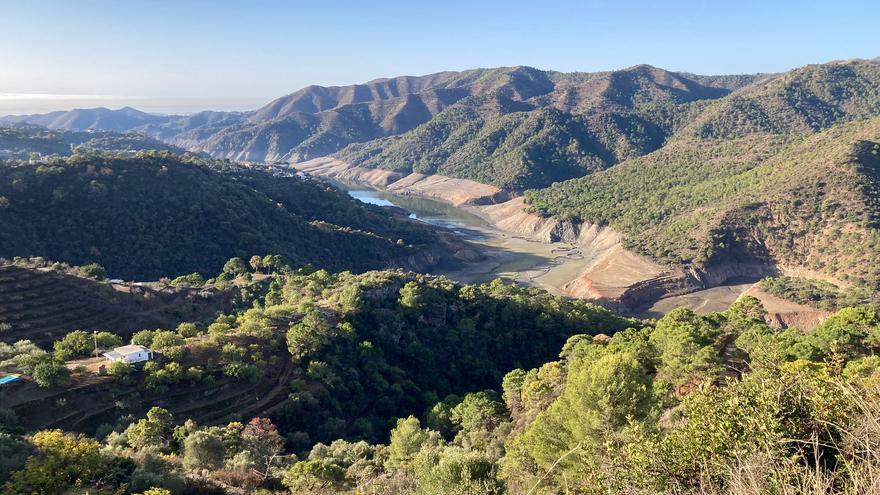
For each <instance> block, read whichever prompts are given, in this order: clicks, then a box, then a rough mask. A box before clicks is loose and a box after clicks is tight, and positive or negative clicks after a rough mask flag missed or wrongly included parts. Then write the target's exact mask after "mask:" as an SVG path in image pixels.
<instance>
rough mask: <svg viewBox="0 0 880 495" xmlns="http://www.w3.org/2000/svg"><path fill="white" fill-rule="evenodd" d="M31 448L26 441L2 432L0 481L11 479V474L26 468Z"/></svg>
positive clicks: (0, 433) (0, 438)
mask: <svg viewBox="0 0 880 495" xmlns="http://www.w3.org/2000/svg"><path fill="white" fill-rule="evenodd" d="M30 452H31V446H30V445H29V444H28V443H27V442H25V441H24V440H21V439H19V438H18V437H16V436H14V435H11V434H9V433H3V432H0V480H6V479H9V474H10V473H12V472H13V471H17V470H19V469H21V468H22V467H23V466H24V463H25V461H26V460H27V458H28V455H29V454H30Z"/></svg>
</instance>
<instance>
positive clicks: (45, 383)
mask: <svg viewBox="0 0 880 495" xmlns="http://www.w3.org/2000/svg"><path fill="white" fill-rule="evenodd" d="M68 375H70V370H68V369H67V366H65V365H64V362H62V361H59V360H57V359H53V358H52V357H51V356H49V355H46V356H45V357H44V358H43V359H40V360H39V362H38V363H37V364H35V365H34V367H33V369H32V370H31V376H33V378H34V381H35V382H36V383H37V385H39V386H41V387H44V388H50V387H54V386H55V385H58V384H59V383H61V381H62V380H64V379H65V378H67V376H68Z"/></svg>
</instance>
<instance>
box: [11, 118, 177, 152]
mask: <svg viewBox="0 0 880 495" xmlns="http://www.w3.org/2000/svg"><path fill="white" fill-rule="evenodd" d="M75 150H82V151H85V150H94V151H102V152H104V151H105V152H134V151H145V150H157V151H171V152H174V153H183V150H182V149H180V148H178V147H176V146H172V145H169V144H166V143H163V142H161V141H159V140H157V139H154V138H151V137H149V136H147V135H145V134H141V133H136V132H127V133H118V132H112V131H91V130H89V131H72V130H65V129H48V128H46V127H42V126H37V125H30V124H11V125H0V159H4V158H5V159H10V158H13V159H27V158H30V157H31V156H32V154H33V153H36V154H37V155H39V156H42V157H45V156H51V155H58V156H67V155H70V154H72V153H73V152H74V151H75Z"/></svg>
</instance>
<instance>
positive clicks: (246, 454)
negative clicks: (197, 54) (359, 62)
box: [0, 59, 880, 495]
mask: <svg viewBox="0 0 880 495" xmlns="http://www.w3.org/2000/svg"><path fill="white" fill-rule="evenodd" d="M878 260H880V61H878V60H862V59H853V60H845V61H833V62H828V63H824V64H817V65H808V66H803V67H799V68H796V69H792V70H788V71H786V72H783V73H779V74H761V73H755V74H738V75H737V74H728V75H715V76H704V75H697V74H691V73H684V72H673V71H669V70H665V69H661V68H657V67H653V66H650V65H635V66H631V67H627V68H624V69H619V70H610V71H599V72H557V71H553V70H540V69H535V68H532V67H527V66H516V67H497V68H479V69H471V70H461V71H444V72H437V73H434V74H428V75H421V76H400V77H393V78H382V79H374V80H371V81H368V82H366V83H362V84H353V85H347V86H315V85H311V86H306V87H303V88H302V89H299V90H296V91H294V92H292V93H289V94H286V95H284V96H281V97H279V98H276V99H274V100H272V101H270V102H269V103H268V104H266V105H264V106H263V107H261V108H258V109H256V110H252V111H234V112H233V111H230V112H215V111H205V112H200V113H195V114H191V115H156V114H149V113H146V112H141V111H139V110H136V109H134V108H129V107H126V108H121V109H118V110H109V109H77V110H70V111H57V112H52V113H49V114H43V115H20V116H7V117H0V495H31V494H33V493H46V494H52V495H85V494H87V493H88V494H92V493H94V494H98V495H250V494H252V493H253V494H255V495H280V494H282V493H287V494H295V495H329V494H346V495H355V494H357V495H387V494H396V495H438V494H444V495H445V494H449V495H538V494H540V495H557V494H560V493H566V494H568V493H572V494H577V495H599V494H607V493H622V494H627V495H647V494H654V493H661V494H681V495H720V494H728V493H731V494H737V495H766V494H768V493H772V494H778V495H789V494H794V493H809V494H810V495H837V494H838V493H841V494H844V495H850V494H856V493H858V494H861V493H873V492H874V491H875V490H874V489H875V488H876V486H880V476H878V475H877V473H880V456H878V455H877V454H876V453H877V452H880V441H878V438H880V427H878V424H880V420H878V419H880V357H878V356H880V263H878ZM803 487H820V488H819V489H816V490H813V491H809V490H803Z"/></svg>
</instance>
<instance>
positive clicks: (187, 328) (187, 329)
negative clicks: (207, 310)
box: [177, 322, 201, 339]
mask: <svg viewBox="0 0 880 495" xmlns="http://www.w3.org/2000/svg"><path fill="white" fill-rule="evenodd" d="M177 333H178V334H179V335H180V336H181V337H183V338H185V339H187V338H190V337H196V336H198V335H199V334H200V333H201V331H200V330H199V327H198V326H196V324H195V323H188V322H184V323H181V324H180V325H177Z"/></svg>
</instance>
